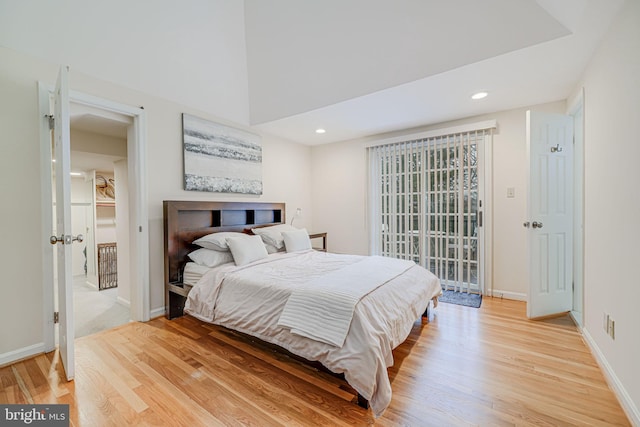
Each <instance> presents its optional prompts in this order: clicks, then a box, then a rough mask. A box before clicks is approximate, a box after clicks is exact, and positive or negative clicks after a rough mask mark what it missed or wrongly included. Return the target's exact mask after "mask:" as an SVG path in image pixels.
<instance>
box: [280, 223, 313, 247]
mask: <svg viewBox="0 0 640 427" xmlns="http://www.w3.org/2000/svg"><path fill="white" fill-rule="evenodd" d="M282 237H283V238H284V246H285V247H286V248H287V252H299V251H305V250H307V249H311V240H310V239H309V233H307V229H306V228H301V229H299V230H295V231H283V232H282Z"/></svg>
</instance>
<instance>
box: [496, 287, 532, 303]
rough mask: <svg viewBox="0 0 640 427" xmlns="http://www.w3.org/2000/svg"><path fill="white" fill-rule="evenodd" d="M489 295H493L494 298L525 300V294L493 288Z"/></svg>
mask: <svg viewBox="0 0 640 427" xmlns="http://www.w3.org/2000/svg"><path fill="white" fill-rule="evenodd" d="M490 296H493V297H494V298H505V299H512V300H516V301H526V300H527V294H521V293H520V292H511V291H502V290H500V289H494V290H493V292H492V294H491V295H490Z"/></svg>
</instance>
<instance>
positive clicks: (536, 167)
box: [524, 111, 573, 318]
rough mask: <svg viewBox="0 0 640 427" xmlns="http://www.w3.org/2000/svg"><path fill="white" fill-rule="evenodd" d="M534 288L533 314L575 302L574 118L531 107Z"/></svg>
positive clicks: (530, 227)
mask: <svg viewBox="0 0 640 427" xmlns="http://www.w3.org/2000/svg"><path fill="white" fill-rule="evenodd" d="M527 151H528V154H529V177H528V178H529V179H528V186H527V190H528V192H527V194H528V197H529V200H528V209H527V211H528V216H527V222H525V224H524V225H525V227H527V228H528V230H527V234H528V248H529V294H528V301H527V317H529V318H537V317H543V316H550V315H554V314H558V313H564V312H567V311H570V310H571V307H572V302H573V290H572V277H573V256H572V254H573V191H572V190H573V118H572V117H570V116H565V115H561V114H547V113H539V112H534V111H527Z"/></svg>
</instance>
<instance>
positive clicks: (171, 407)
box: [0, 297, 629, 427]
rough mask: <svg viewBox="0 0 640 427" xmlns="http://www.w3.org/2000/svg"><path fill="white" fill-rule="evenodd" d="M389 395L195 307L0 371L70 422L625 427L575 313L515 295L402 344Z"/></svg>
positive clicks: (448, 314)
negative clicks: (371, 397) (63, 408)
mask: <svg viewBox="0 0 640 427" xmlns="http://www.w3.org/2000/svg"><path fill="white" fill-rule="evenodd" d="M394 361H395V364H394V366H393V367H391V368H389V370H388V371H389V377H390V379H391V380H392V389H393V400H392V402H391V405H390V406H389V408H388V409H387V411H386V412H385V413H384V414H383V415H382V416H381V417H380V418H377V419H375V418H374V417H373V415H372V413H371V411H369V410H364V409H362V408H360V407H358V406H356V405H355V404H354V403H352V402H351V400H352V399H353V394H352V393H351V391H350V390H349V387H347V386H346V385H345V383H344V382H343V381H342V380H339V379H337V378H335V377H333V376H331V375H329V374H327V373H325V372H320V371H317V370H316V369H314V368H311V367H309V366H307V365H303V364H301V363H300V362H299V361H297V360H294V359H292V358H291V357H288V356H287V355H284V354H281V353H274V352H273V351H272V349H271V348H269V347H268V346H265V345H262V344H260V343H255V342H252V341H251V340H250V339H248V338H247V337H245V336H242V335H239V334H235V333H233V332H231V331H228V330H226V329H224V328H220V327H217V326H213V325H209V324H206V323H203V322H201V321H199V320H197V319H194V318H191V317H188V316H185V317H182V318H179V319H175V320H171V321H169V320H166V319H164V318H158V319H154V320H152V321H150V322H147V323H129V324H127V325H123V326H120V327H118V328H115V329H113V330H110V331H106V332H103V333H100V334H96V335H92V336H87V337H83V338H81V339H79V340H76V378H75V380H74V381H72V382H66V381H64V373H63V371H62V367H61V364H60V360H59V357H58V355H57V353H56V352H52V353H49V354H46V355H40V356H37V357H35V358H33V359H28V360H23V361H20V362H18V363H16V364H14V365H10V366H5V367H3V368H0V385H1V386H2V388H1V389H0V403H28V402H29V401H33V402H34V403H66V404H69V405H70V417H71V425H72V426H88V425H90V426H122V425H136V426H138V425H142V426H144V425H159V426H168V425H171V426H227V425H253V426H280V425H282V426H285V425H286V426H290V425H296V426H307V425H308V426H316V425H331V426H339V425H345V426H347V425H349V426H351V425H362V426H365V425H371V424H375V425H379V426H389V427H390V426H438V427H440V426H469V425H483V426H484V425H492V426H493V425H495V426H513V425H518V426H559V425H563V426H564V425H567V426H572V425H573V426H583V425H598V426H628V425H629V420H628V419H627V418H626V416H625V414H624V412H623V410H622V408H621V407H620V405H619V403H618V401H617V400H616V397H615V395H614V394H613V392H612V391H611V390H610V388H609V387H608V385H607V383H606V380H605V378H604V376H603V374H602V372H601V371H600V369H599V367H598V365H597V363H596V361H595V360H594V358H593V356H592V355H591V353H590V351H589V349H588V348H587V347H586V345H585V343H584V341H583V339H582V336H581V335H580V333H579V332H578V331H577V329H576V328H575V326H574V325H573V323H572V321H571V319H570V318H569V317H568V316H564V317H560V318H554V319H545V320H540V321H530V320H528V319H526V316H525V305H524V303H521V302H518V301H509V300H501V299H494V298H486V297H485V298H483V302H482V307H481V308H479V309H475V308H469V307H462V306H457V305H451V304H440V306H439V307H438V308H437V309H436V311H435V316H434V318H433V320H432V321H431V322H429V323H425V322H424V321H421V320H419V321H417V322H416V323H415V325H414V327H413V329H412V331H411V333H410V335H409V337H408V338H407V340H406V341H405V342H404V343H403V344H402V345H400V346H399V347H398V348H397V349H395V350H394Z"/></svg>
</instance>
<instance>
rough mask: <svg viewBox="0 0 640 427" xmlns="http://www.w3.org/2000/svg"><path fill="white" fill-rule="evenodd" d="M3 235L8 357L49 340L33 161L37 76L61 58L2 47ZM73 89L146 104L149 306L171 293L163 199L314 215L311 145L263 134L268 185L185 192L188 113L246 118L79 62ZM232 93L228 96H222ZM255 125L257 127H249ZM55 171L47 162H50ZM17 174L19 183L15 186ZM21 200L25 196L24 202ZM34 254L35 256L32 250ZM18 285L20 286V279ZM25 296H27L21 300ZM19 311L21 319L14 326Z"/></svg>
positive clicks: (4, 355) (2, 332)
mask: <svg viewBox="0 0 640 427" xmlns="http://www.w3.org/2000/svg"><path fill="white" fill-rule="evenodd" d="M0 63H1V64H2V67H0V93H2V94H3V96H2V97H0V129H2V132H3V138H2V143H1V145H0V179H1V180H2V181H3V182H5V183H7V185H2V186H0V197H2V200H5V201H12V202H10V203H4V204H3V208H2V209H0V221H2V222H1V223H2V224H3V227H2V228H1V229H0V237H1V238H2V239H3V241H6V242H12V243H11V245H2V246H1V247H0V260H1V261H0V262H1V263H2V264H1V267H2V270H3V271H4V276H3V279H2V281H1V282H0V294H1V296H2V300H3V301H11V302H12V303H11V304H6V306H4V308H3V310H0V363H3V362H6V361H9V360H11V359H12V358H15V357H16V356H23V355H27V354H28V353H34V352H37V351H38V349H39V348H41V343H42V342H43V296H42V295H43V269H42V265H43V259H44V258H43V257H44V256H45V255H44V254H45V253H46V251H47V250H50V249H47V247H46V246H45V243H46V245H49V246H51V245H50V244H49V243H48V242H47V240H48V236H49V235H50V233H51V230H49V229H42V227H41V217H40V215H41V211H42V209H50V206H49V205H48V204H45V205H43V204H42V200H41V173H44V172H41V171H39V170H38V168H37V167H35V168H34V164H37V163H36V162H37V159H39V158H40V142H39V128H38V123H39V120H40V118H39V113H38V104H37V99H38V98H37V81H43V82H45V83H49V84H53V83H54V82H55V79H56V76H57V73H58V64H53V63H49V62H46V61H43V60H39V59H35V58H33V57H30V56H27V55H25V54H21V53H18V52H15V51H12V50H10V49H6V48H2V47H0ZM69 80H70V85H71V89H72V90H76V91H80V92H85V93H89V94H92V95H94V96H98V97H103V98H106V99H110V100H113V101H115V102H119V103H123V104H127V105H132V106H144V108H145V111H146V113H147V127H148V129H147V136H148V145H147V158H146V161H147V169H148V170H147V172H148V174H147V179H148V201H149V205H148V209H149V223H148V227H149V230H150V232H149V236H150V244H149V268H150V286H151V289H150V299H151V301H150V307H151V309H152V313H155V314H159V313H161V312H162V311H161V310H162V307H163V306H164V292H163V286H164V285H163V282H164V277H163V271H164V269H163V227H162V201H163V200H176V199H182V200H227V201H228V200H232V201H233V200H251V201H265V202H285V203H286V204H287V210H288V213H289V214H293V213H295V209H296V208H297V207H300V208H302V209H303V212H305V217H304V218H303V219H301V221H300V223H299V224H300V226H306V225H308V224H311V223H312V220H313V215H312V214H311V193H310V191H309V189H310V187H311V174H310V169H311V149H310V148H309V147H307V146H302V145H299V144H295V143H293V142H288V141H283V140H280V139H277V138H275V137H271V136H269V135H264V136H263V140H262V143H263V184H264V194H263V195H262V196H260V197H258V196H253V197H251V196H241V195H220V194H214V193H199V192H187V191H184V190H183V189H182V186H183V184H182V182H183V172H182V170H183V166H182V125H181V114H182V113H183V112H186V113H189V114H193V115H196V116H199V117H203V118H206V119H210V120H213V121H216V122H219V123H224V124H227V125H231V126H235V127H241V126H240V125H238V124H236V123H233V122H229V121H226V120H223V119H220V118H218V117H214V116H212V115H210V114H206V113H203V112H201V111H198V110H196V109H194V108H191V107H187V106H184V105H179V104H176V103H173V102H170V101H167V100H164V99H160V98H156V97H154V96H151V95H148V94H144V93H141V92H137V91H134V90H131V89H127V88H124V87H122V86H118V85H115V84H112V83H108V82H105V81H102V80H98V79H96V78H94V77H90V76H87V75H84V74H81V73H78V72H76V71H73V70H71V73H70V78H69ZM220 102H224V100H220ZM247 130H250V129H247ZM46 173H49V171H46ZM10 183H14V184H15V185H9V184H10ZM18 201H19V202H18ZM25 254H29V255H30V256H28V257H27V256H25ZM17 284H19V286H18V285H17ZM15 302H19V303H15ZM15 319H20V322H19V323H18V327H16V322H15Z"/></svg>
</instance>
